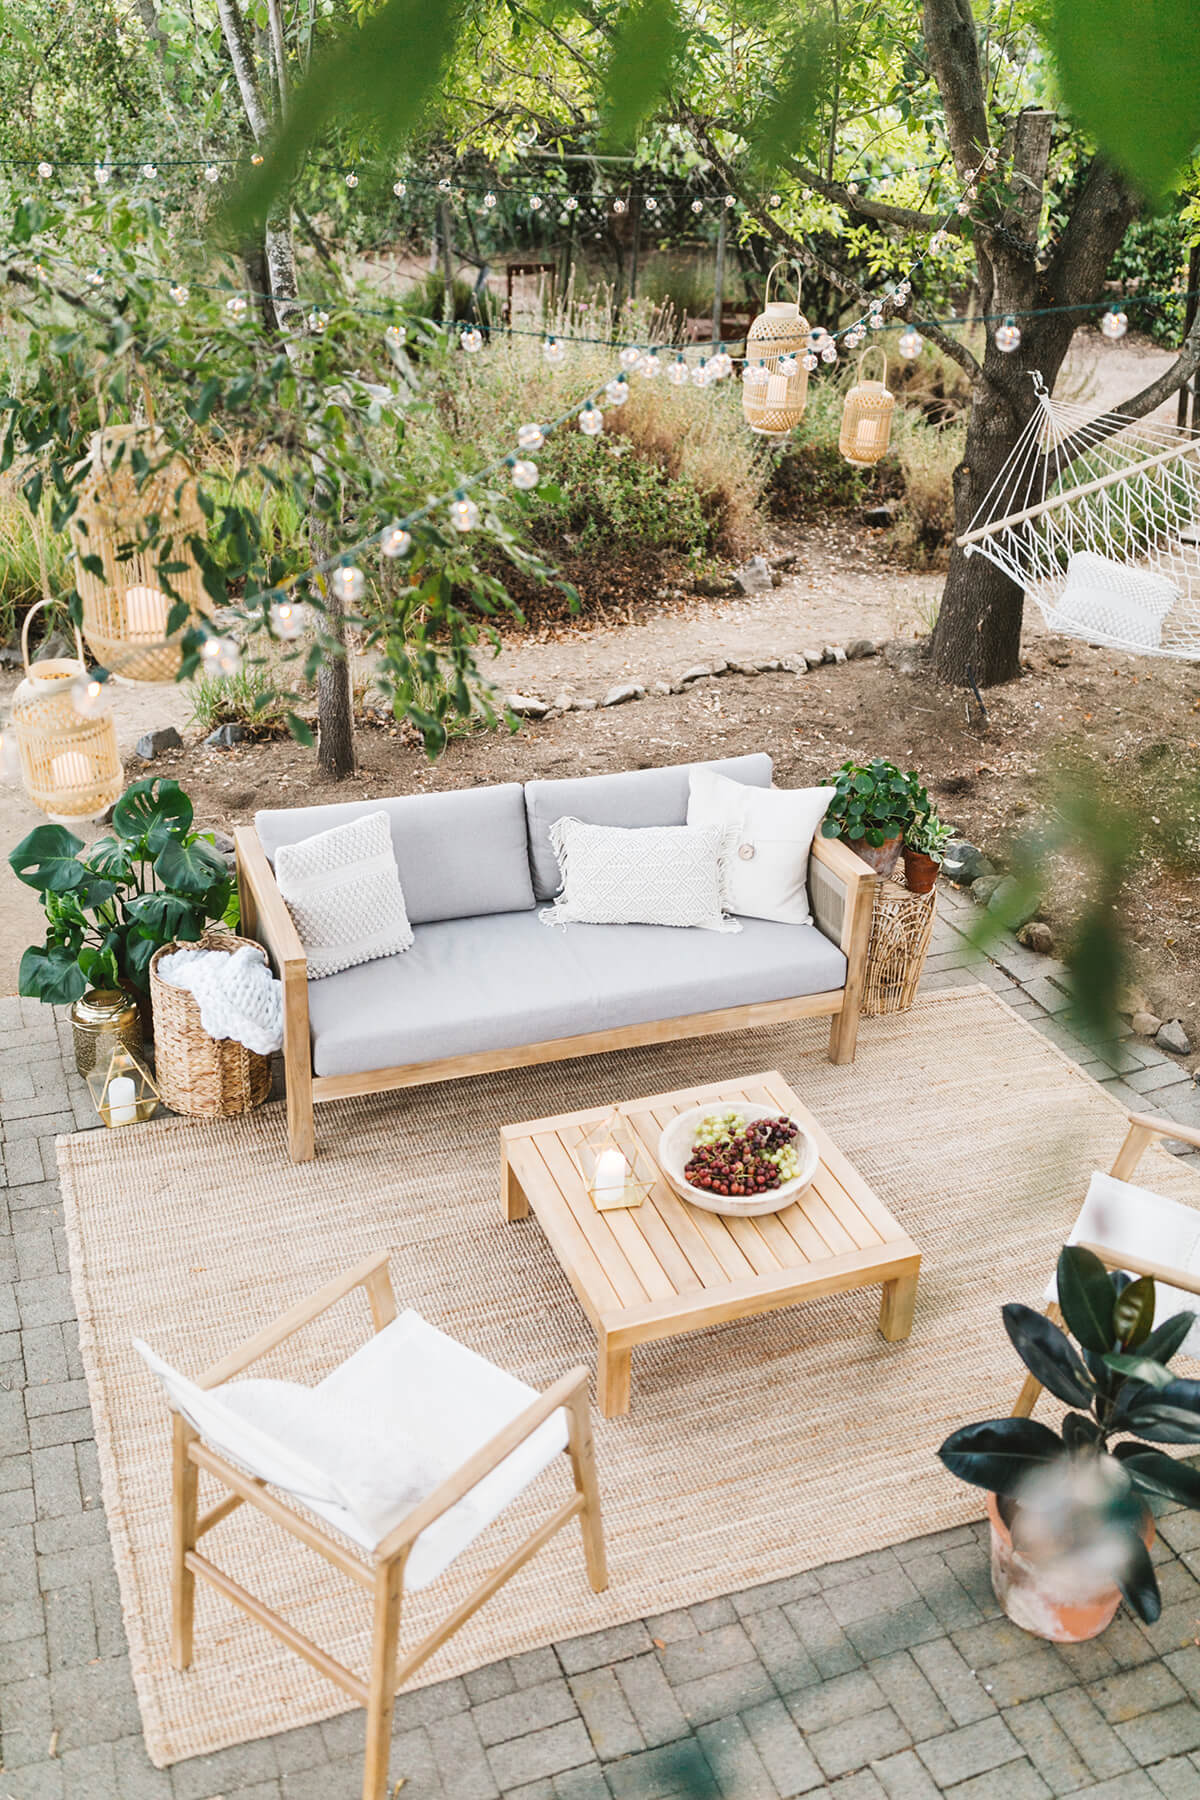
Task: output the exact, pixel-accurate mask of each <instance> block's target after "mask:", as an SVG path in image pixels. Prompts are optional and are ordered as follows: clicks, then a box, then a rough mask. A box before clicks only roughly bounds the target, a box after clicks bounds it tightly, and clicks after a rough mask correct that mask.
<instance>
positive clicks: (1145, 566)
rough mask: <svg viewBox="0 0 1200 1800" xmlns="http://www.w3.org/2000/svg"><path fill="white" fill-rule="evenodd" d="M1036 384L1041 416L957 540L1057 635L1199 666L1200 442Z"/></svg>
mask: <svg viewBox="0 0 1200 1800" xmlns="http://www.w3.org/2000/svg"><path fill="white" fill-rule="evenodd" d="M1034 382H1035V385H1036V387H1037V390H1038V403H1037V406H1036V408H1035V410H1034V413H1033V416H1032V418H1031V419H1030V421H1029V423H1028V425H1027V426H1026V427H1025V429H1024V431H1023V432H1022V433H1021V436H1020V437H1019V438H1018V440H1017V443H1016V446H1015V448H1014V450H1013V452H1012V454H1011V456H1010V457H1009V458H1008V461H1007V462H1006V463H1005V465H1004V467H1003V469H1001V471H1000V473H999V475H998V476H997V477H996V479H995V481H994V482H993V483H992V486H991V488H990V490H989V492H988V494H987V496H986V498H985V500H984V502H983V504H982V506H980V508H979V511H978V512H977V513H976V515H975V517H974V519H972V521H971V528H970V530H969V531H967V532H965V533H964V534H963V536H962V537H960V538H959V540H958V541H959V543H960V544H961V545H962V546H963V547H964V549H965V551H966V554H967V555H968V556H972V555H974V554H975V552H976V551H978V552H979V554H980V555H981V556H986V557H987V559H988V561H989V562H992V563H995V565H996V567H997V568H998V569H1003V571H1004V573H1005V574H1006V575H1008V576H1010V577H1011V578H1012V580H1013V581H1015V582H1016V583H1017V584H1018V586H1020V587H1022V588H1024V590H1025V593H1026V595H1027V596H1028V598H1030V599H1032V600H1035V601H1036V602H1037V604H1038V606H1039V607H1040V608H1041V611H1042V616H1043V617H1044V619H1045V621H1046V624H1047V625H1048V626H1049V628H1050V629H1051V631H1061V632H1066V633H1068V634H1069V635H1070V636H1072V637H1080V638H1086V639H1087V640H1088V642H1089V643H1093V644H1105V645H1108V646H1111V647H1112V648H1113V649H1116V650H1131V651H1134V652H1136V653H1138V654H1139V655H1144V656H1175V657H1180V658H1183V659H1185V660H1186V659H1196V660H1200V435H1197V434H1195V433H1193V432H1188V431H1181V430H1179V429H1178V428H1177V427H1175V426H1172V425H1167V424H1164V423H1163V422H1162V421H1161V420H1155V419H1136V420H1132V421H1126V420H1125V419H1124V416H1123V415H1122V414H1121V413H1120V412H1112V413H1100V414H1098V415H1095V416H1091V417H1089V416H1088V413H1087V410H1086V408H1084V407H1082V406H1078V405H1075V404H1074V403H1072V402H1070V401H1062V400H1053V399H1051V397H1050V395H1049V394H1048V393H1047V392H1046V390H1045V387H1044V385H1043V382H1042V378H1041V376H1040V375H1037V374H1035V375H1034ZM1001 507H1003V517H999V518H990V517H989V516H988V515H989V513H994V512H996V511H998V510H999V509H1000V508H1001Z"/></svg>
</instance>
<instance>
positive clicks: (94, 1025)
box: [71, 988, 142, 1076]
mask: <svg viewBox="0 0 1200 1800" xmlns="http://www.w3.org/2000/svg"><path fill="white" fill-rule="evenodd" d="M71 1037H72V1039H73V1041H74V1045H75V1067H76V1068H77V1069H78V1070H79V1073H80V1074H81V1075H85V1076H86V1075H89V1074H90V1073H91V1071H92V1070H93V1069H94V1068H95V1066H96V1058H97V1055H98V1054H99V1053H100V1052H101V1050H102V1049H103V1053H104V1055H106V1056H111V1055H112V1052H113V1050H114V1049H115V1048H116V1044H117V1042H118V1041H119V1042H120V1043H122V1044H124V1045H125V1048H126V1049H127V1050H133V1051H138V1050H140V1049H141V1047H142V1019H141V1014H140V1013H139V1012H138V1008H137V1001H136V1000H133V999H131V998H130V996H129V995H128V994H126V993H123V992H122V991H121V990H120V989H119V988H89V989H88V991H87V993H86V994H84V995H83V996H82V997H81V998H80V999H78V1000H76V1002H75V1004H74V1005H73V1006H72V1008H71ZM106 1038H107V1039H108V1043H107V1046H105V1044H104V1040H105V1039H106Z"/></svg>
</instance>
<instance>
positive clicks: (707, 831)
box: [540, 818, 742, 931]
mask: <svg viewBox="0 0 1200 1800" xmlns="http://www.w3.org/2000/svg"><path fill="white" fill-rule="evenodd" d="M724 841H725V834H724V832H723V831H722V830H720V829H719V828H718V827H717V826H703V825H639V826H633V827H626V826H622V825H588V824H585V822H584V821H583V820H582V819H572V818H565V819H556V820H555V822H554V824H553V825H551V827H550V843H551V846H552V847H553V850H554V854H555V856H556V857H557V859H558V866H559V869H560V871H561V873H562V891H561V893H560V894H559V896H558V898H557V900H556V901H555V902H554V905H553V906H551V907H548V908H547V909H546V911H545V912H543V913H542V914H541V915H540V917H541V919H542V921H543V923H544V924H546V925H677V926H684V927H691V928H698V929H700V930H702V931H740V930H741V929H742V928H741V926H740V925H739V924H738V922H737V920H736V919H731V918H729V917H728V916H727V912H726V898H725V892H724V881H723V875H722V859H721V851H722V847H723V845H724Z"/></svg>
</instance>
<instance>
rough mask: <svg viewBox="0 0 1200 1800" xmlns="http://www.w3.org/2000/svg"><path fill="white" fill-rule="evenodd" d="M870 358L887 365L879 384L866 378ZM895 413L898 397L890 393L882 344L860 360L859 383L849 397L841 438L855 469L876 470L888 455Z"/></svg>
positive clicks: (845, 453) (865, 353) (867, 352)
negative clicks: (875, 358) (883, 457)
mask: <svg viewBox="0 0 1200 1800" xmlns="http://www.w3.org/2000/svg"><path fill="white" fill-rule="evenodd" d="M868 356H878V357H879V358H880V359H881V361H882V363H883V374H882V377H881V379H880V380H879V381H867V380H865V379H864V377H863V364H864V363H865V362H866V360H867V358H868ZM895 410H896V396H895V395H894V394H892V393H889V391H888V385H887V356H886V354H885V353H884V350H883V346H882V345H881V344H872V345H871V347H870V348H869V349H867V350H864V351H863V353H862V355H861V356H860V357H859V359H858V380H857V381H856V382H855V384H854V386H853V387H852V388H851V389H850V392H849V393H848V394H847V395H846V404H845V406H844V407H843V408H842V429H841V432H840V433H839V435H838V449H839V450H840V451H841V453H842V455H843V456H844V457H845V459H846V461H847V462H848V463H851V464H852V465H853V466H854V468H856V469H872V468H874V466H875V464H876V463H877V462H878V461H879V459H880V457H881V456H882V455H883V454H884V452H885V451H886V449H887V447H888V443H889V442H890V440H891V435H892V414H893V413H894V412H895Z"/></svg>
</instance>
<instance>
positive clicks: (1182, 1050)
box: [1154, 1019, 1192, 1056]
mask: <svg viewBox="0 0 1200 1800" xmlns="http://www.w3.org/2000/svg"><path fill="white" fill-rule="evenodd" d="M1154 1041H1155V1043H1156V1044H1157V1045H1158V1047H1159V1049H1160V1050H1169V1051H1170V1052H1171V1054H1172V1056H1186V1055H1187V1054H1188V1052H1189V1050H1190V1049H1191V1047H1192V1040H1191V1038H1190V1037H1189V1036H1188V1034H1187V1032H1186V1031H1185V1030H1184V1029H1183V1021H1182V1020H1181V1019H1168V1020H1167V1022H1166V1024H1165V1025H1160V1026H1159V1028H1158V1030H1157V1031H1156V1032H1155V1034H1154Z"/></svg>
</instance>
